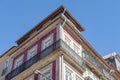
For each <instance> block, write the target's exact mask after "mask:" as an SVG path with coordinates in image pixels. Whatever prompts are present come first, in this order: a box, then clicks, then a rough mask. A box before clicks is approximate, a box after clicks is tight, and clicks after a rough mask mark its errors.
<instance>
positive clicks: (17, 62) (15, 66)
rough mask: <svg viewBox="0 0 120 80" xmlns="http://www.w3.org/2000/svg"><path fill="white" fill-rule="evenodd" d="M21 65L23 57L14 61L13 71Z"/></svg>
mask: <svg viewBox="0 0 120 80" xmlns="http://www.w3.org/2000/svg"><path fill="white" fill-rule="evenodd" d="M22 63H23V55H22V56H20V57H19V58H18V59H16V60H15V65H14V69H15V68H17V67H19V66H20V65H21V64H22Z"/></svg>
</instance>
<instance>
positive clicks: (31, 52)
mask: <svg viewBox="0 0 120 80" xmlns="http://www.w3.org/2000/svg"><path fill="white" fill-rule="evenodd" d="M37 48H38V45H37V44H36V45H35V46H33V47H32V48H30V49H29V50H28V51H27V60H29V59H31V58H32V57H33V56H35V55H36V54H37V52H38V49H37Z"/></svg>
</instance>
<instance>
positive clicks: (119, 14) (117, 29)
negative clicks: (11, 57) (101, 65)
mask: <svg viewBox="0 0 120 80" xmlns="http://www.w3.org/2000/svg"><path fill="white" fill-rule="evenodd" d="M61 5H63V6H65V7H66V8H67V10H68V11H69V12H70V13H71V14H72V16H73V17H74V18H75V19H76V20H77V21H78V22H79V23H80V24H81V25H82V26H83V27H84V28H85V31H84V32H82V33H81V34H82V35H83V37H84V38H85V39H86V40H87V41H88V42H89V43H90V44H91V45H92V47H93V48H94V49H95V50H96V51H97V52H98V53H99V54H100V55H106V54H107V53H110V52H113V51H115V52H117V53H118V54H120V36H119V35H120V0H0V55H1V54H3V53H4V52H5V51H7V50H8V49H9V48H11V47H12V46H14V45H16V43H15V41H17V40H18V39H19V38H20V37H21V36H23V35H24V34H25V33H26V32H28V31H29V30H30V29H32V28H33V27H34V26H35V25H37V24H38V23H39V22H41V21H42V20H43V19H44V18H45V17H47V16H48V15H49V14H50V13H51V12H53V11H54V10H55V9H56V8H58V7H59V6H61Z"/></svg>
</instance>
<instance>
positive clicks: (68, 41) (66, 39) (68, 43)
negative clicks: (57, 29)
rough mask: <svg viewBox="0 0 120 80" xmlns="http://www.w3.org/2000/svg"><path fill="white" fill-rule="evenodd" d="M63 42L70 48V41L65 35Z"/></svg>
mask: <svg viewBox="0 0 120 80" xmlns="http://www.w3.org/2000/svg"><path fill="white" fill-rule="evenodd" d="M65 42H66V44H67V45H69V46H70V39H69V38H68V37H67V36H66V35H65Z"/></svg>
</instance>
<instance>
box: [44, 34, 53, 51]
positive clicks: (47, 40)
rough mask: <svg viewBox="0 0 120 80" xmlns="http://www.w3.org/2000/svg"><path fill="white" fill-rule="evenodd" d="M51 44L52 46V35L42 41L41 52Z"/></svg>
mask: <svg viewBox="0 0 120 80" xmlns="http://www.w3.org/2000/svg"><path fill="white" fill-rule="evenodd" d="M51 44H53V34H51V35H50V36H48V37H47V38H45V39H44V40H43V41H42V50H44V49H45V48H47V47H48V46H50V45H51Z"/></svg>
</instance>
